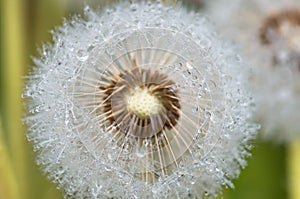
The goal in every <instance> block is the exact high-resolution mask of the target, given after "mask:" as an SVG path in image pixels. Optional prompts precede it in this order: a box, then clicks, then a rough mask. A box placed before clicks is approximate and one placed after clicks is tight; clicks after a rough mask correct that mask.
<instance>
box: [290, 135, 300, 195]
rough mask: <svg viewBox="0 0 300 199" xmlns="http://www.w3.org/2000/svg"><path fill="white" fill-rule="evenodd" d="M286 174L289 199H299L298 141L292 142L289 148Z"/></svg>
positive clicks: (299, 147)
mask: <svg viewBox="0 0 300 199" xmlns="http://www.w3.org/2000/svg"><path fill="white" fill-rule="evenodd" d="M288 151H289V153H288V154H289V158H288V172H289V188H290V190H289V192H290V199H298V198H300V189H299V185H300V181H299V180H300V140H296V141H293V142H292V143H291V144H290V145H289V147H288Z"/></svg>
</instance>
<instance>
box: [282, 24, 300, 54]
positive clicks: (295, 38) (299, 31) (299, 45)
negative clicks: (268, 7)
mask: <svg viewBox="0 0 300 199" xmlns="http://www.w3.org/2000/svg"><path fill="white" fill-rule="evenodd" d="M279 32H280V33H281V35H282V37H283V38H286V41H287V44H288V46H289V47H290V48H291V49H294V50H298V51H299V50H300V26H299V25H296V24H292V23H288V22H285V23H283V24H282V25H281V26H280V28H279Z"/></svg>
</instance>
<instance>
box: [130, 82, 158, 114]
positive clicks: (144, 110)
mask: <svg viewBox="0 0 300 199" xmlns="http://www.w3.org/2000/svg"><path fill="white" fill-rule="evenodd" d="M126 104H127V109H128V111H129V112H132V113H134V114H135V115H136V116H138V117H139V118H145V117H149V116H151V115H155V114H158V113H159V111H160V107H161V102H160V101H159V99H158V98H157V96H156V95H155V94H153V93H151V92H150V91H149V90H148V89H147V88H140V87H135V88H134V89H132V90H131V91H130V92H129V94H128V96H127V98H126Z"/></svg>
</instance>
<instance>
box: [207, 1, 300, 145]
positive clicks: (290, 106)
mask: <svg viewBox="0 0 300 199" xmlns="http://www.w3.org/2000/svg"><path fill="white" fill-rule="evenodd" d="M227 4H228V2H227V1H224V0H216V1H214V5H212V3H211V4H210V9H208V10H209V11H208V13H207V14H208V15H210V16H211V17H212V18H213V19H214V20H215V22H216V24H217V25H218V27H219V29H222V30H224V32H225V34H226V35H227V36H228V37H231V39H233V40H235V41H236V42H237V43H238V44H239V45H241V48H242V49H243V51H244V52H245V54H246V55H247V56H248V57H249V60H250V61H252V63H253V65H255V66H257V67H254V78H253V88H254V91H255V96H256V104H257V108H258V109H257V110H258V111H257V113H258V114H257V118H258V120H259V121H260V123H261V124H262V133H261V136H262V137H263V138H265V139H267V140H273V141H275V142H288V141H291V140H293V139H295V138H300V123H299V121H300V112H299V109H300V1H299V0H252V1H247V0H235V4H234V6H231V9H230V11H228V10H227V11H228V13H223V14H221V15H220V14H218V12H213V9H215V10H218V9H221V7H222V6H225V5H227ZM229 13H230V14H229Z"/></svg>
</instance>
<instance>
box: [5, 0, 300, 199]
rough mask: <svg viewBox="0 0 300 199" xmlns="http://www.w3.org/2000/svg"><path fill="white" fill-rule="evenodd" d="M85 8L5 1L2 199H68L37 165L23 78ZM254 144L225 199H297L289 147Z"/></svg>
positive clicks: (66, 2)
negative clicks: (54, 33) (26, 121)
mask: <svg viewBox="0 0 300 199" xmlns="http://www.w3.org/2000/svg"><path fill="white" fill-rule="evenodd" d="M87 2H88V1H87ZM92 3H94V4H95V3H96V4H99V3H101V5H103V4H104V3H105V2H103V0H101V2H99V1H98V2H97V1H93V2H92ZM82 5H83V1H80V0H1V6H0V8H1V22H0V25H1V31H0V34H1V48H0V50H1V51H0V61H1V62H0V63H1V65H0V77H1V79H0V120H1V123H0V199H14V198H16V199H59V198H63V197H62V193H61V191H59V190H57V189H56V186H55V185H54V184H52V183H50V182H48V181H47V179H46V177H45V176H43V175H42V174H41V172H40V171H39V169H38V167H37V166H36V165H35V164H34V153H33V152H32V147H31V145H30V144H29V143H28V142H27V141H26V138H25V127H24V126H23V125H22V122H21V119H22V117H23V116H24V114H23V108H22V100H21V93H22V89H23V81H24V80H23V79H22V76H24V75H25V74H26V71H27V70H28V68H29V67H30V66H31V65H32V61H31V58H30V57H31V56H38V53H37V48H38V47H41V45H42V43H43V42H50V41H51V34H50V33H49V30H52V29H54V28H55V26H59V25H61V24H62V18H63V17H66V18H69V17H70V16H71V15H72V14H73V13H80V12H82ZM189 6H191V5H189ZM1 124H2V125H1ZM253 145H255V148H254V149H253V150H252V152H253V155H252V157H250V158H249V162H248V167H247V168H246V169H245V170H243V171H242V173H241V176H240V178H239V179H237V180H234V184H235V189H234V190H226V189H225V191H224V194H223V195H221V196H220V198H225V199H253V198H255V199H285V198H293V199H297V198H296V197H294V196H293V197H289V196H290V194H289V190H290V189H289V185H290V184H289V181H288V180H289V177H288V169H287V168H288V166H287V165H288V162H289V161H288V157H290V156H288V147H284V146H282V145H274V144H270V143H263V142H261V141H259V140H257V141H254V142H253ZM298 155H299V154H298ZM299 186H300V185H299ZM299 189H300V187H299Z"/></svg>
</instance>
